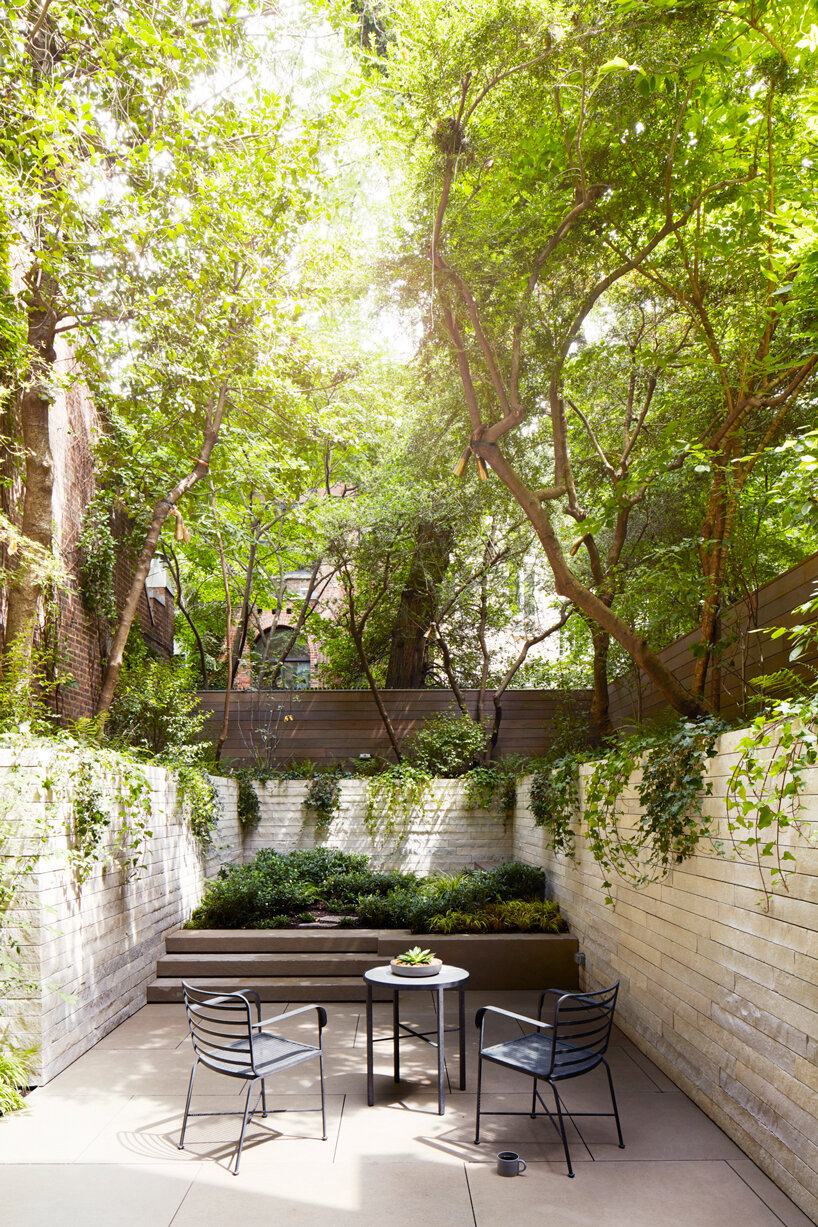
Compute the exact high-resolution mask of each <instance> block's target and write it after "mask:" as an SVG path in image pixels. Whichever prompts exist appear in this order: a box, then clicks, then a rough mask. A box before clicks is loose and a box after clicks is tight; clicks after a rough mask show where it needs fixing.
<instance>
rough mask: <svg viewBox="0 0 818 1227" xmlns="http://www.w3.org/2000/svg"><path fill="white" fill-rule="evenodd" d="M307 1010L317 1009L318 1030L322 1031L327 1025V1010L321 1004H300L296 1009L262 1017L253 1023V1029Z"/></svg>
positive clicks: (293, 1016) (292, 1016)
mask: <svg viewBox="0 0 818 1227" xmlns="http://www.w3.org/2000/svg"><path fill="white" fill-rule="evenodd" d="M307 1010H317V1011H318V1030H319V1031H323V1029H324V1027H326V1025H327V1011H326V1010H325V1009H324V1007H323V1006H322V1005H300V1006H299V1007H298V1009H297V1010H287V1012H286V1013H285V1014H275V1015H273V1017H272V1018H262V1019H261V1020H260V1021H259V1022H257V1023H253V1029H254V1030H258V1029H259V1028H260V1027H266V1026H268V1025H269V1024H270V1023H274V1022H281V1021H282V1020H284V1019H286V1018H295V1016H296V1014H305V1013H306V1012H307Z"/></svg>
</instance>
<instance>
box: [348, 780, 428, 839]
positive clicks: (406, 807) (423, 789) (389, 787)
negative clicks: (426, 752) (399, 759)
mask: <svg viewBox="0 0 818 1227" xmlns="http://www.w3.org/2000/svg"><path fill="white" fill-rule="evenodd" d="M432 778H433V777H432V776H431V775H430V774H429V772H428V771H426V770H425V769H424V768H423V767H414V766H412V764H411V763H407V762H403V763H397V764H396V765H395V766H392V767H389V768H388V769H387V770H386V771H384V772H382V774H381V775H377V776H374V777H373V778H372V779H370V780H369V781H368V783H367V799H366V814H365V816H364V824H365V826H366V829H367V831H368V832H369V834H370V836H371V837H372V839H373V840H375V839H377V838H379V837H380V838H381V839H383V840H388V839H394V840H395V842H396V843H398V844H400V843H402V842H403V840H404V839H405V838H406V833H407V830H408V828H409V822H410V821H411V818H412V816H413V814H415V813H416V812H417V811H418V809H419V808H420V807H421V805H422V804H423V801H424V798H425V797H426V796H427V794H428V792H429V789H430V788H431V784H432Z"/></svg>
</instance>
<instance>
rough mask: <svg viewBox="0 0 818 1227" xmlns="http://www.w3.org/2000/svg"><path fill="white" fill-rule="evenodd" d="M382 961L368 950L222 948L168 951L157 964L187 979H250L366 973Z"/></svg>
mask: <svg viewBox="0 0 818 1227" xmlns="http://www.w3.org/2000/svg"><path fill="white" fill-rule="evenodd" d="M377 961H378V959H377V955H374V956H373V954H368V953H366V952H365V951H352V952H350V951H346V950H337V951H327V952H323V951H312V950H298V951H296V952H294V953H290V952H289V951H286V952H275V951H273V952H268V951H258V952H253V953H247V952H239V953H235V952H233V951H229V950H228V951H222V950H208V951H201V952H199V953H195V954H166V955H163V956H162V957H161V958H160V959H159V960H158V962H157V964H156V974H157V976H158V977H160V978H164V977H167V976H170V977H173V978H176V979H184V980H187V979H189V978H190V977H191V976H198V977H200V978H201V977H205V976H243V977H244V978H245V980H246V981H247V983H249V982H250V980H251V979H253V978H255V977H257V976H262V977H266V976H277V977H281V976H296V977H301V978H305V977H310V978H311V977H314V976H336V977H337V976H362V975H363V974H364V972H365V971H366V970H367V968H369V967H372V966H373V964H374V963H376V962H377Z"/></svg>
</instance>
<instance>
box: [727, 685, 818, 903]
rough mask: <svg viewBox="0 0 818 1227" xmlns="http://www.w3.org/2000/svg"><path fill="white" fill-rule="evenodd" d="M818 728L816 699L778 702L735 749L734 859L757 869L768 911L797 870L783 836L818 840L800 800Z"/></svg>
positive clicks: (817, 745) (730, 817) (815, 757)
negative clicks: (788, 834)
mask: <svg viewBox="0 0 818 1227" xmlns="http://www.w3.org/2000/svg"><path fill="white" fill-rule="evenodd" d="M816 724H818V695H810V696H809V697H807V698H806V699H800V700H784V701H779V702H778V703H776V704H775V707H774V709H773V712H772V714H771V715H770V716H759V717H758V719H757V720H755V721H754V722H753V724H752V725H751V726H750V729H749V730H748V732H747V733H746V735H745V736H744V737H742V738H741V740H740V741H739V743H738V745H737V747H736V749H737V751H738V755H739V757H738V760H737V761H736V763H735V766H734V767H733V769H732V771H731V772H730V775H729V777H728V780H727V788H726V792H725V802H726V806H727V830H728V833H729V836H730V840H731V842H732V847H733V851H734V853H735V855H736V856H737V857H738V858H739V859H740V860H742V861H745V862H749V863H751V864H754V865H755V866H756V868H757V869H758V875H759V882H760V884H761V890H762V895H763V898H762V902H763V904H764V906H765V908H769V906H770V900H771V898H772V895H773V893H774V892H775V890H776V889H782V890H784V891H786V890H787V877H788V876H789V874H791V873H793V872H794V870H795V854H794V853H793V852H792V850H791V849H790V848H789V847H787V846H786V842H785V838H784V836H785V834H786V833H788V832H790V831H792V830H795V831H797V832H798V833H799V834H801V835H802V836H804V837H805V838H807V839H812V840H815V839H816V838H818V831H816V824H815V823H812V822H807V821H806V820H804V819H803V802H802V800H801V795H802V793H803V790H804V783H805V781H804V772H805V771H806V770H807V769H808V768H809V767H813V766H815V764H816V762H818V732H816Z"/></svg>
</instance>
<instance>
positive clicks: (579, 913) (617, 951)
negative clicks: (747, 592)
mask: <svg viewBox="0 0 818 1227" xmlns="http://www.w3.org/2000/svg"><path fill="white" fill-rule="evenodd" d="M740 736H741V734H740V733H730V734H727V735H725V736H724V737H723V738H722V739H721V744H720V753H719V755H718V757H717V758H716V759H714V760H712V762H711V770H710V779H711V781H712V784H713V796H712V797H711V798H710V799H709V800H707V801H706V802H705V805H706V806H707V807H708V809H709V811H710V813H711V814H712V815H713V817H714V821H715V825H716V834H717V836H718V837H720V838H721V839H722V841H724V846H725V848H727V849H729V848H730V841H729V832H728V831H727V829H726V819H725V815H724V792H725V784H726V780H727V777H728V775H729V773H730V770H731V768H732V766H733V764H734V763H735V761H736V757H737V755H736V751H735V746H736V742H737V740H738V739H739V738H740ZM590 770H591V768H590V767H586V768H583V771H582V775H583V780H587V777H588V774H589V772H590ZM637 779H638V777H634V778H633V779H632V781H631V784H632V785H635V783H636V782H637ZM527 798H528V792H527V789H522V790H521V793H520V804H519V806H518V810H517V815H516V820H515V829H514V855H515V857H516V858H518V859H520V860H523V861H526V862H528V863H529V864H536V865H541V866H543V867H544V868H545V869H546V872H547V874H548V879H549V886H550V890H551V893H552V894H553V897H554V898H555V899H557V900H558V901H559V904H560V908H561V909H562V912H563V914H564V915H565V917H566V919H567V920H568V923H569V925H570V927H571V931H572V932H573V933H574V934H575V935H576V936H577V938H578V939H579V943H580V949H581V950H582V951H583V952H584V953H585V957H586V964H585V967H584V968H583V969H582V981H581V982H582V984H583V986H584V987H585V988H586V989H593V988H599V987H601V986H603V985H606V984H611V983H613V981H615V980H619V981H620V985H621V987H620V997H619V1005H618V1009H617V1014H618V1021H619V1025H620V1026H621V1027H622V1029H623V1030H624V1031H625V1032H626V1034H627V1035H628V1036H629V1037H630V1038H631V1039H632V1040H633V1041H634V1043H636V1044H637V1046H638V1047H639V1048H641V1049H642V1051H643V1052H645V1053H646V1054H647V1055H648V1056H649V1057H650V1058H651V1060H653V1061H655V1062H656V1064H657V1065H658V1066H659V1067H660V1068H661V1069H662V1070H663V1071H664V1072H665V1073H666V1074H667V1076H668V1077H669V1078H671V1079H672V1080H673V1081H674V1082H675V1083H676V1084H677V1085H678V1086H679V1087H681V1089H682V1090H683V1091H685V1092H686V1094H688V1095H689V1096H690V1098H691V1099H693V1100H694V1101H695V1102H696V1103H697V1104H698V1105H699V1106H700V1107H701V1108H702V1109H703V1110H704V1111H705V1112H706V1113H707V1115H708V1116H710V1117H711V1118H712V1119H713V1120H715V1121H716V1122H717V1124H719V1125H720V1126H721V1127H722V1129H724V1131H725V1132H726V1133H727V1134H729V1135H730V1137H731V1138H733V1139H734V1141H735V1142H736V1143H737V1144H738V1145H739V1146H740V1147H741V1148H742V1150H744V1151H745V1153H746V1154H748V1155H749V1156H750V1158H751V1159H753V1160H754V1162H756V1163H757V1164H758V1165H759V1167H761V1168H762V1169H763V1170H764V1171H765V1172H766V1173H767V1174H768V1175H769V1176H770V1177H771V1179H773V1180H774V1181H775V1182H776V1183H777V1184H778V1185H779V1187H780V1188H782V1189H783V1190H784V1191H785V1192H786V1193H787V1194H788V1195H789V1196H790V1197H791V1198H792V1199H793V1201H795V1202H796V1203H797V1204H798V1205H799V1206H800V1207H801V1208H802V1209H803V1210H804V1211H805V1213H807V1214H808V1215H810V1217H811V1218H813V1219H818V932H816V931H817V930H818V846H816V845H815V844H814V843H810V842H809V840H808V838H807V831H808V830H809V826H808V825H807V826H805V828H804V833H803V834H799V833H798V832H797V831H790V832H788V833H787V837H786V839H785V842H784V845H783V847H785V848H787V849H789V850H791V851H792V852H793V854H794V855H795V857H796V866H797V872H796V873H794V874H793V875H792V876H791V877H790V878H789V880H788V891H787V892H786V893H777V894H776V895H774V896H773V898H772V900H771V902H770V904H769V908H767V907H766V906H765V903H764V898H763V895H762V892H761V889H760V881H759V874H758V869H757V867H756V866H755V865H754V864H752V863H743V862H742V861H739V860H736V859H733V858H732V857H731V856H730V855H725V856H721V857H720V856H717V855H715V854H714V852H713V851H712V849H711V848H709V847H707V846H705V845H702V846H701V849H700V852H699V854H698V855H695V856H693V857H691V858H690V859H689V860H688V861H686V862H684V864H682V865H679V866H678V867H677V868H676V869H674V870H673V871H672V873H671V874H670V876H669V877H668V878H667V879H665V880H664V881H663V882H659V883H656V884H654V885H652V886H649V887H647V888H643V889H639V890H636V889H633V888H631V887H629V886H627V885H625V884H624V883H622V882H619V881H617V880H616V879H615V878H614V884H613V889H612V895H613V899H614V906H613V907H611V906H609V905H606V904H605V902H604V896H605V892H604V891H603V889H602V880H603V875H602V873H601V871H600V869H599V867H598V866H597V864H596V862H595V861H594V860H593V858H592V856H591V854H590V852H589V850H588V847H587V845H586V844H585V842H584V840H582V839H581V838H580V839H579V840H578V841H577V857H576V860H575V861H574V862H572V861H570V860H568V859H567V858H565V857H563V856H556V855H554V854H553V853H551V852H549V851H548V850H547V848H546V840H545V835H544V832H543V830H542V829H541V828H539V827H536V826H535V825H534V823H533V820H532V817H531V812H530V810H529V809H528V806H527ZM804 801H805V806H806V808H805V813H804V816H805V818H806V819H808V820H809V819H812V820H814V821H815V822H816V826H815V827H814V828H813V829H814V830H816V831H818V770H816V769H812V770H809V771H807V773H806V791H805V793H804ZM639 818H640V809H639V804H638V797H637V794H636V792H635V790H634V787H633V786H632V787H631V788H629V789H628V790H627V791H626V792H625V794H624V795H623V798H622V819H621V822H622V825H623V826H626V827H627V826H634V825H635V824H636V823H638V821H639Z"/></svg>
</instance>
